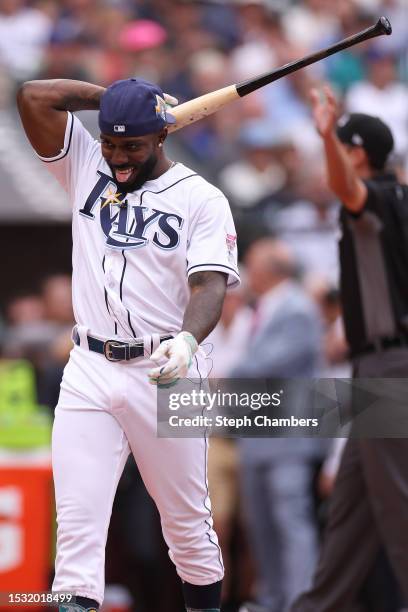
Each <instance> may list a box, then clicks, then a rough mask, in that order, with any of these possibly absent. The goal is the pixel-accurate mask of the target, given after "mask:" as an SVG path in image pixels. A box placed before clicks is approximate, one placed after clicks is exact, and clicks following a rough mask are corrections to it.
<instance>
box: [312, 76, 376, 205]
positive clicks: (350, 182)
mask: <svg viewBox="0 0 408 612" xmlns="http://www.w3.org/2000/svg"><path fill="white" fill-rule="evenodd" d="M311 99H312V105H313V115H314V120H315V125H316V128H317V131H318V132H319V134H320V136H321V138H322V140H323V144H324V150H325V156H326V165H327V174H328V181H329V186H330V189H331V190H332V191H333V192H334V193H335V194H336V195H337V197H338V198H339V200H340V201H341V202H342V204H343V205H344V206H345V207H346V208H347V209H348V210H350V211H351V212H359V211H360V210H361V209H362V208H363V206H364V203H365V201H366V198H367V187H366V185H365V184H364V182H363V180H362V178H361V177H359V176H358V174H357V172H356V170H355V166H354V164H353V163H352V160H351V159H350V156H349V155H348V152H347V148H346V147H347V146H348V145H345V144H343V143H342V142H341V141H340V140H339V138H338V136H337V134H336V124H337V119H338V114H339V111H338V106H337V102H336V98H335V96H334V94H333V92H332V90H331V89H330V87H327V86H326V87H324V89H323V92H319V91H318V90H316V89H313V90H312V92H311ZM350 153H351V151H350ZM352 154H353V156H355V157H357V156H360V157H361V160H360V161H361V163H364V159H363V157H364V155H365V153H364V151H363V149H362V148H361V147H356V148H355V149H354V150H353V151H352ZM355 161H357V162H358V160H357V159H356V160H355ZM367 178H368V175H367Z"/></svg>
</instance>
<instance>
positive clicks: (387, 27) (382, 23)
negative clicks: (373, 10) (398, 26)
mask: <svg viewBox="0 0 408 612" xmlns="http://www.w3.org/2000/svg"><path fill="white" fill-rule="evenodd" d="M377 26H378V29H379V31H380V32H381V34H386V35H387V36H389V35H390V34H391V32H392V27H391V23H390V21H389V20H388V19H387V17H380V19H379V20H378V23H377Z"/></svg>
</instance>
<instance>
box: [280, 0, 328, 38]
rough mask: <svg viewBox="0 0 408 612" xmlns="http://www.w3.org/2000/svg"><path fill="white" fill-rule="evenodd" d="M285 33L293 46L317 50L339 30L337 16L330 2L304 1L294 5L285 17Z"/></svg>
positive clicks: (323, 0) (319, 0)
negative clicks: (297, 45)
mask: <svg viewBox="0 0 408 612" xmlns="http://www.w3.org/2000/svg"><path fill="white" fill-rule="evenodd" d="M283 24H284V27H285V32H286V35H287V37H288V38H289V40H290V41H291V42H292V44H300V45H302V46H303V48H304V49H317V48H319V47H320V45H321V43H322V41H323V40H324V39H326V38H328V37H330V35H333V34H334V32H335V31H336V28H337V20H336V14H335V12H334V10H333V3H332V2H331V1H330V0H304V1H303V2H299V3H296V4H295V3H292V6H291V7H289V9H288V10H286V11H285V13H284V17H283Z"/></svg>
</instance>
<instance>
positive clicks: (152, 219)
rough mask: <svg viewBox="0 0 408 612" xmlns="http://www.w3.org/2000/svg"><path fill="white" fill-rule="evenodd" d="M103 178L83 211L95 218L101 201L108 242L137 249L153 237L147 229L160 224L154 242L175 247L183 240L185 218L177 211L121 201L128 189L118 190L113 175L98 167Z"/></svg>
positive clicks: (159, 245)
mask: <svg viewBox="0 0 408 612" xmlns="http://www.w3.org/2000/svg"><path fill="white" fill-rule="evenodd" d="M98 174H99V179H98V181H97V183H96V185H95V187H94V188H93V189H92V191H91V193H90V194H89V196H88V198H87V200H86V202H85V204H84V206H83V208H81V209H80V211H79V214H80V215H82V216H84V217H87V218H88V219H90V220H95V215H94V214H93V210H94V209H95V207H96V206H97V204H98V203H100V215H99V218H100V223H101V227H102V230H103V232H104V234H105V236H106V244H107V245H108V246H110V247H112V248H120V249H135V248H139V247H143V246H145V245H146V244H147V243H148V242H149V238H148V237H147V236H146V235H145V233H146V230H147V229H148V228H149V227H150V226H152V225H153V224H155V225H156V230H155V231H154V233H153V237H151V238H150V240H151V242H152V243H153V244H154V245H155V246H157V247H159V248H160V249H175V248H176V247H177V246H178V244H179V240H180V236H179V231H178V230H180V229H181V228H182V227H183V223H184V219H183V218H182V217H180V216H179V215H176V214H175V213H166V212H163V211H161V210H158V209H156V208H151V209H149V208H148V207H147V206H139V205H137V206H127V205H122V206H121V205H120V204H121V202H124V201H125V200H126V196H127V195H128V194H126V193H116V192H117V185H116V183H114V182H113V181H112V177H111V176H108V175H107V174H104V173H103V172H100V171H99V170H98Z"/></svg>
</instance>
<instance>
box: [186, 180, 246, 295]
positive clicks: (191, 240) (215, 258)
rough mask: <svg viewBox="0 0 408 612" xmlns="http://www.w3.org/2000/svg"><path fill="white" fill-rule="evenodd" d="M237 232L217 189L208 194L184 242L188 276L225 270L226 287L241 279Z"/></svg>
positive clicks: (228, 208)
mask: <svg viewBox="0 0 408 612" xmlns="http://www.w3.org/2000/svg"><path fill="white" fill-rule="evenodd" d="M237 256H238V252H237V235H236V232H235V226H234V221H233V218H232V214H231V210H230V207H229V204H228V201H227V199H226V198H225V196H224V195H223V194H222V193H221V192H219V194H217V195H213V196H212V197H209V198H207V199H206V200H205V201H204V202H203V203H202V205H201V206H200V208H199V210H198V212H197V214H196V215H195V217H194V218H193V219H192V223H191V226H190V232H189V236H188V245H187V276H190V275H191V274H194V273H195V272H202V271H204V270H214V271H217V272H224V273H225V274H227V275H228V283H227V285H228V286H229V287H233V286H236V285H238V284H239V283H240V278H239V273H238V265H237Z"/></svg>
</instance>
